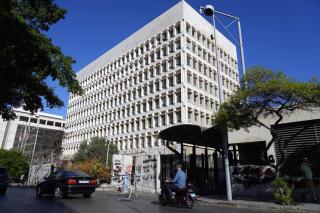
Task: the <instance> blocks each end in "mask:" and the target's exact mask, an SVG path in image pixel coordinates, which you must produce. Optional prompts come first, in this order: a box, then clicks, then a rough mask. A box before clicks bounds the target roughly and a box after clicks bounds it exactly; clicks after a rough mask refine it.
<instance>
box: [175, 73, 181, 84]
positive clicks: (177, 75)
mask: <svg viewBox="0 0 320 213" xmlns="http://www.w3.org/2000/svg"><path fill="white" fill-rule="evenodd" d="M176 83H177V84H180V83H181V72H178V73H177V74H176Z"/></svg>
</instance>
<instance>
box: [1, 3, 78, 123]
mask: <svg viewBox="0 0 320 213" xmlns="http://www.w3.org/2000/svg"><path fill="white" fill-rule="evenodd" d="M65 13H66V10H65V9H62V8H60V7H59V6H58V5H56V4H55V2H54V0H1V3H0V38H1V39H0V70H1V76H2V77H1V78H0V91H1V92H0V114H1V116H2V118H4V119H12V118H14V117H15V114H14V112H13V111H12V108H14V107H20V106H23V108H24V109H25V110H28V111H31V112H36V111H37V110H38V109H42V108H43V104H42V98H44V99H45V100H46V103H47V106H48V107H51V108H52V107H61V106H63V104H64V103H63V101H62V100H60V99H59V97H58V96H57V95H56V94H55V93H54V89H53V88H52V87H50V86H49V85H48V84H47V83H46V80H47V79H52V80H53V81H56V80H57V81H58V82H59V84H60V86H62V87H67V88H68V90H69V92H72V93H74V94H77V95H80V94H82V92H83V91H82V89H81V86H80V84H79V82H78V81H77V79H76V74H75V73H74V72H73V70H72V64H73V63H74V62H75V61H74V60H73V59H72V58H71V57H69V56H65V55H64V54H63V53H62V51H61V49H60V48H59V47H58V46H55V45H54V44H53V43H52V41H51V39H50V38H49V37H48V36H47V35H45V34H44V33H45V32H46V31H48V30H49V28H50V26H51V25H52V24H54V23H56V22H57V21H59V20H60V19H63V18H64V15H65Z"/></svg>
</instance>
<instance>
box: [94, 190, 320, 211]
mask: <svg viewBox="0 0 320 213" xmlns="http://www.w3.org/2000/svg"><path fill="white" fill-rule="evenodd" d="M97 191H105V192H109V193H114V194H119V192H117V191H116V189H115V188H114V187H113V186H110V185H109V186H108V187H100V188H97ZM139 197H155V194H154V193H150V192H141V191H139ZM197 199H198V202H199V204H202V205H210V206H218V207H228V208H241V209H256V210H259V211H265V212H290V213H291V212H292V213H320V204H316V203H303V204H293V205H290V206H283V205H279V204H276V203H273V202H263V201H253V200H246V199H241V198H237V199H235V200H232V201H227V200H225V199H224V198H223V197H217V196H197Z"/></svg>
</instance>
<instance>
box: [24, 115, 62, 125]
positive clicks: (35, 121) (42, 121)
mask: <svg viewBox="0 0 320 213" xmlns="http://www.w3.org/2000/svg"><path fill="white" fill-rule="evenodd" d="M19 121H23V122H26V123H28V122H30V123H35V124H37V123H38V124H42V125H47V126H56V127H64V125H65V124H64V123H61V122H55V121H50V120H44V119H37V118H32V117H30V118H29V117H26V116H20V117H19Z"/></svg>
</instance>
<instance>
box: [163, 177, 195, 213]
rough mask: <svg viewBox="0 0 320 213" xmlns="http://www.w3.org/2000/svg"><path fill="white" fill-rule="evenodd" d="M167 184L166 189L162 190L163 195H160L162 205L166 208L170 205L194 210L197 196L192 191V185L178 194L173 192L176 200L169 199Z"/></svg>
mask: <svg viewBox="0 0 320 213" xmlns="http://www.w3.org/2000/svg"><path fill="white" fill-rule="evenodd" d="M167 184H169V183H166V184H165V185H164V187H163V188H162V190H161V194H160V195H159V202H160V204H161V205H163V206H165V205H167V204H169V205H172V206H173V205H178V206H180V207H184V208H188V209H192V208H193V206H194V203H195V202H196V194H195V193H194V191H193V189H192V185H191V184H188V185H187V187H185V188H183V189H180V190H178V191H177V192H173V196H174V199H170V198H168V196H167V195H166V190H165V189H166V187H167Z"/></svg>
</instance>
